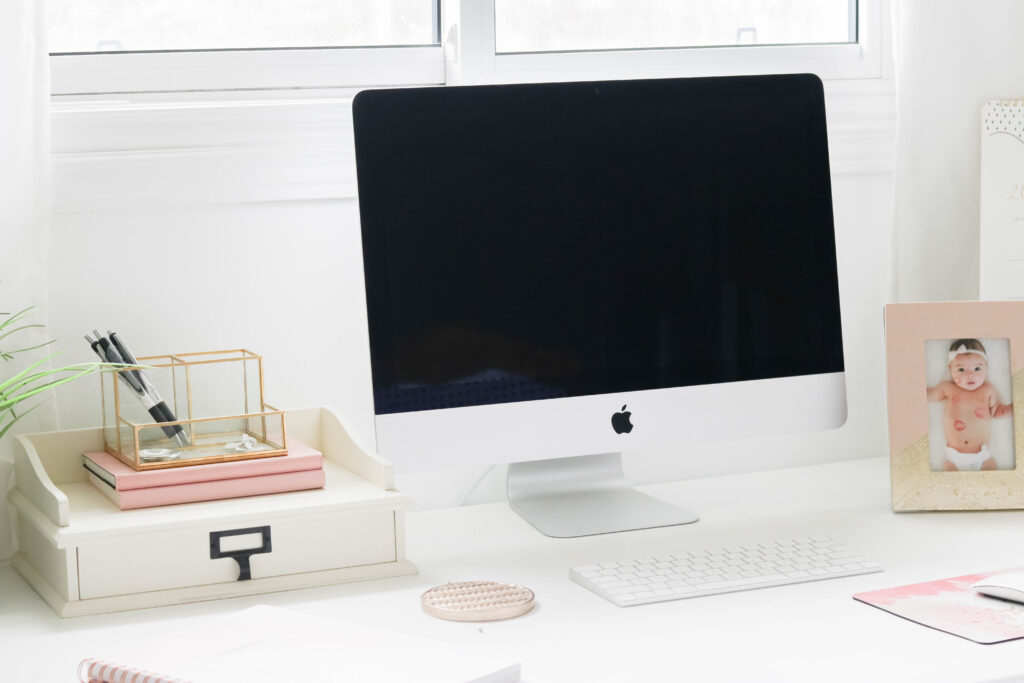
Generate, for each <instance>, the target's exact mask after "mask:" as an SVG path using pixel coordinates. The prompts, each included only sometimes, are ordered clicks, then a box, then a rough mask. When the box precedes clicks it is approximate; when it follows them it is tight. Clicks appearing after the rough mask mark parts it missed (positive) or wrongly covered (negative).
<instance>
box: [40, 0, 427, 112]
mask: <svg viewBox="0 0 1024 683" xmlns="http://www.w3.org/2000/svg"><path fill="white" fill-rule="evenodd" d="M438 3H439V0H146V1H145V2H140V1H138V0H47V30H48V33H49V35H48V39H49V44H50V53H51V70H52V74H53V88H52V91H53V93H54V94H58V95H60V94H65V95H77V94H82V95H91V94H104V95H105V94H111V93H134V92H148V93H165V92H183V91H190V92H196V91H238V90H293V91H294V90H308V89H324V88H337V87H352V86H356V87H358V86H366V85H399V84H426V83H442V82H444V63H443V53H442V49H441V46H440V34H439V31H440V28H439V9H438V8H439V4H438Z"/></svg>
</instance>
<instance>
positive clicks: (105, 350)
mask: <svg viewBox="0 0 1024 683" xmlns="http://www.w3.org/2000/svg"><path fill="white" fill-rule="evenodd" d="M93 334H95V335H96V339H92V338H90V337H89V335H85V340H86V341H87V342H89V346H90V347H91V348H92V350H93V353H95V354H96V355H97V356H99V358H100V360H102V361H105V362H108V363H113V364H116V365H138V363H137V362H136V360H135V357H134V356H132V355H131V353H130V352H129V353H128V357H129V358H130V359H131V360H128V359H126V358H124V357H123V356H122V355H121V353H120V352H119V351H118V348H117V347H116V346H115V345H114V344H112V343H111V342H110V340H108V339H107V338H105V337H103V336H102V335H101V334H100V333H99V332H98V331H97V330H93ZM119 341H120V340H119ZM120 346H121V348H122V349H124V350H125V351H127V348H126V347H124V345H123V343H122V344H121V345H120ZM117 374H118V375H119V376H120V378H121V381H122V382H124V383H125V384H126V385H127V386H128V388H129V389H131V392H132V393H133V394H135V395H136V396H137V397H138V399H139V401H140V402H141V403H142V405H143V407H145V408H146V410H147V411H148V412H149V414H150V415H151V416H152V417H153V419H154V420H155V421H156V422H173V421H175V420H176V419H177V418H175V417H174V413H173V412H172V411H171V409H170V408H168V407H167V404H166V403H164V401H163V399H162V398H161V397H160V394H159V393H157V391H156V389H155V388H154V387H153V385H152V384H150V382H149V380H148V379H147V378H146V376H145V374H143V372H142V371H141V370H123V371H121V372H118V373H117ZM160 429H162V430H163V432H164V434H166V435H167V436H168V437H169V438H170V439H172V440H173V441H174V442H175V443H176V444H177V445H178V446H181V447H182V448H184V447H185V446H188V437H187V436H186V434H185V430H184V429H183V428H182V426H181V425H168V426H166V427H161V428H160Z"/></svg>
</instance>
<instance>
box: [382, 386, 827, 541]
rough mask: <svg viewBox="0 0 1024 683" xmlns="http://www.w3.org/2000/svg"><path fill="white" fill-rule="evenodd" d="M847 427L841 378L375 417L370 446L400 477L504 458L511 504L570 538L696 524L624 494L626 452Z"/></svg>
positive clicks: (683, 449) (647, 499)
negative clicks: (374, 435) (374, 440)
mask: <svg viewBox="0 0 1024 683" xmlns="http://www.w3.org/2000/svg"><path fill="white" fill-rule="evenodd" d="M845 422H846V381H845V374H844V373H842V372H838V373H828V374H820V375H806V376H800V377H783V378H776V379H769V380H754V381H748V382H729V383H723V384H710V385H703V386H690V387H675V388H671V389H657V390H648V391H635V392H626V393H623V394H603V395H595V396H580V397H574V398H568V399H548V400H540V401H522V402H516V403H503V404H496V405H483V406H472V407H462V408H448V409H441V410H426V411H417V412H408V413H397V414H392V415H378V416H377V417H376V431H377V448H378V451H379V452H380V454H381V455H382V456H383V457H385V458H387V459H388V460H390V461H391V462H392V463H394V465H395V467H396V468H398V469H399V470H400V471H410V472H414V471H422V470H433V469H446V468H454V467H469V466H479V465H494V464H504V463H510V464H509V470H508V500H509V504H510V506H511V507H512V508H513V509H514V510H515V511H516V512H517V513H518V514H519V515H520V516H522V517H523V518H524V519H526V521H528V522H529V523H530V524H531V525H533V526H534V527H535V528H536V529H537V530H539V531H540V532H541V533H543V534H545V535H547V536H553V537H557V538H568V537H576V536H590V535H594V534H601V533H610V532H615V531H630V530H634V529H646V528H652V527H660V526H672V525H676V524H688V523H690V522H696V521H697V520H698V516H697V515H696V514H695V513H693V512H690V511H688V510H684V509H682V508H679V507H676V506H674V505H670V504H668V503H665V502H664V501H661V500H658V499H656V498H654V497H651V496H648V495H647V494H644V493H641V492H640V491H637V490H636V489H634V488H633V487H631V486H630V485H629V484H628V483H627V482H626V480H625V477H624V475H623V468H622V451H624V450H631V449H641V448H644V449H646V448H652V447H659V448H662V449H665V450H669V451H676V452H677V453H678V457H693V455H694V454H695V453H697V452H698V449H697V446H698V445H699V444H701V443H706V442H710V441H722V440H732V439H743V438H748V437H757V436H770V435H775V434H800V433H807V432H815V431H822V430H827V429H837V428H839V427H841V426H842V425H843V424H844V423H845ZM667 444H673V446H670V447H666V445H667Z"/></svg>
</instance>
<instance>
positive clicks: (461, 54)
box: [50, 0, 889, 99]
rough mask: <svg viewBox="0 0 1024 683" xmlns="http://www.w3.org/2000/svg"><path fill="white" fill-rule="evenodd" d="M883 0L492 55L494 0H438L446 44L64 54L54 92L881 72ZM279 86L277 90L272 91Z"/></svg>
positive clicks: (871, 75) (280, 92)
mask: <svg viewBox="0 0 1024 683" xmlns="http://www.w3.org/2000/svg"><path fill="white" fill-rule="evenodd" d="M888 3H889V0H860V2H858V5H857V15H858V16H857V26H858V37H857V42H856V43H842V44H829V45H791V46H790V45H782V46H742V47H714V48H666V49H638V50H604V51H582V52H549V53H529V54H497V53H496V50H495V42H496V41H495V21H494V2H493V0H445V1H444V4H443V6H442V8H441V9H442V17H441V19H442V22H441V27H442V28H441V32H442V42H443V45H441V46H438V45H428V46H412V47H362V48H299V49H267V50H201V51H182V52H135V53H95V54H66V55H53V56H52V57H51V60H50V62H51V77H52V83H51V92H52V93H53V94H54V95H57V96H65V95H67V96H97V95H98V96H105V95H111V94H117V95H130V94H133V93H139V94H143V93H148V94H154V93H195V99H204V98H205V99H208V96H204V95H203V93H216V92H238V91H266V93H268V94H267V97H270V98H274V97H288V96H289V94H290V96H294V95H295V93H296V92H299V93H304V94H305V95H308V94H309V91H311V90H329V89H337V88H361V87H370V86H398V85H436V84H475V83H501V82H535V81H545V80H546V81H560V80H561V81H564V80H589V79H615V78H645V77H646V78H657V77H668V76H716V75H729V74H759V73H786V72H813V73H817V74H818V75H819V76H820V77H821V78H823V79H825V80H836V79H877V78H883V77H885V76H886V59H887V56H886V54H885V53H886V51H887V43H888V36H887V33H886V31H885V30H884V26H885V22H884V20H883V18H884V15H883V9H884V6H887V5H888ZM275 93H276V94H275Z"/></svg>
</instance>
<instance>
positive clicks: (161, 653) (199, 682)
mask: <svg viewBox="0 0 1024 683" xmlns="http://www.w3.org/2000/svg"><path fill="white" fill-rule="evenodd" d="M115 652H116V654H115V655H114V658H113V659H98V658H89V659H85V660H83V661H82V662H81V664H80V665H79V669H78V676H79V680H81V681H96V682H97V683H121V682H122V681H132V680H138V681H143V680H145V681H147V683H172V682H173V683H185V682H186V681H189V682H191V683H214V682H215V683H235V682H238V683H242V682H245V683H256V682H259V681H268V682H269V681H273V682H274V683H285V682H289V681H294V682H295V683H298V682H299V681H303V682H309V681H317V682H320V681H324V682H330V681H345V682H346V683H363V682H367V683H369V682H373V683H385V682H386V683H442V682H443V683H506V682H510V683H514V682H515V681H518V680H519V675H520V666H519V663H518V662H517V661H515V660H514V659H512V658H511V657H508V656H506V655H503V654H500V653H496V652H491V651H488V650H485V649H481V648H477V647H472V648H469V647H465V646H461V645H453V644H451V643H445V642H441V641H433V640H429V639H426V638H418V637H415V636H408V635H404V634H399V633H394V632H392V631H386V630H382V629H375V628H369V627H365V626H359V625H355V624H350V623H345V622H342V621H336V620H334V619H328V618H325V617H319V616H315V615H310V614H304V613H302V612H296V611H292V610H286V609H280V608H277V607H268V606H265V605H261V606H257V607H252V608H249V609H246V610H243V611H241V612H237V613H235V614H232V615H230V616H227V617H223V618H221V619H218V620H215V621H211V622H209V623H207V624H203V625H201V626H197V627H193V628H190V629H186V630H183V631H179V632H177V633H173V634H170V635H168V636H166V637H164V638H161V639H160V640H159V641H157V642H153V643H147V644H146V646H145V647H131V646H129V645H125V646H124V647H122V648H119V649H118V650H116V651H115ZM144 674H149V678H146V677H144ZM133 677H134V678H133Z"/></svg>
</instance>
